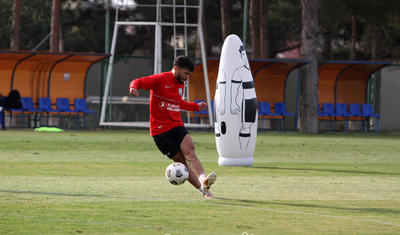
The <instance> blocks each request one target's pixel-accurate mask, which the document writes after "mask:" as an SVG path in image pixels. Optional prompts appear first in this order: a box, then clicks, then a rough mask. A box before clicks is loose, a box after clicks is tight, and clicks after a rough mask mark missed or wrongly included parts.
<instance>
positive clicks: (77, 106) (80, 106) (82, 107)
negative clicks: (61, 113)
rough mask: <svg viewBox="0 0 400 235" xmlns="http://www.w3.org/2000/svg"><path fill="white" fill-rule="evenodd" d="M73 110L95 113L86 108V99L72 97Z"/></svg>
mask: <svg viewBox="0 0 400 235" xmlns="http://www.w3.org/2000/svg"><path fill="white" fill-rule="evenodd" d="M74 110H75V111H76V112H79V113H84V114H89V113H96V111H94V110H90V109H88V108H87V103H86V99H78V98H75V99H74Z"/></svg>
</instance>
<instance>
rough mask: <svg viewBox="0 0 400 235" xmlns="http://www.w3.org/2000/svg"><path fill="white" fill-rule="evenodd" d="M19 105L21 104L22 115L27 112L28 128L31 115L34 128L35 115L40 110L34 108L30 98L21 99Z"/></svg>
mask: <svg viewBox="0 0 400 235" xmlns="http://www.w3.org/2000/svg"><path fill="white" fill-rule="evenodd" d="M21 103H22V109H23V113H22V115H24V113H25V112H28V124H29V127H31V114H33V123H34V126H35V127H36V117H37V114H38V113H40V109H36V108H35V105H34V103H33V98H32V97H22V98H21Z"/></svg>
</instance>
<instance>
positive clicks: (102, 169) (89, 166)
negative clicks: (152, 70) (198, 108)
mask: <svg viewBox="0 0 400 235" xmlns="http://www.w3.org/2000/svg"><path fill="white" fill-rule="evenodd" d="M192 136H193V139H194V141H195V144H196V152H197V155H198V157H199V158H200V160H201V161H202V163H203V164H204V167H205V169H206V170H207V171H216V172H217V174H218V180H217V182H216V183H215V185H214V186H213V193H214V195H215V196H216V199H214V200H204V199H203V198H202V197H201V195H200V194H199V193H198V192H197V191H196V190H195V189H194V188H193V187H192V186H191V185H190V184H189V183H185V184H184V185H181V186H173V185H170V184H169V183H168V182H167V181H166V180H165V178H164V170H165V167H166V166H167V165H168V164H169V163H170V161H169V160H168V159H167V158H166V157H164V156H162V155H161V154H160V153H159V152H158V149H157V148H156V146H155V145H154V143H153V139H152V138H151V137H150V136H149V135H148V132H147V131H98V132H72V131H71V132H69V131H67V132H64V133H35V132H32V131H27V130H23V131H1V132H0V234H8V233H10V234H76V233H86V234H88V233H89V234H171V235H174V234H218V235H221V234H238V235H239V234H246V233H247V234H293V233H297V234H400V135H397V134H391V135H380V136H378V135H374V134H372V135H358V134H350V135H341V134H336V135H300V134H278V133H263V134H259V136H258V139H257V147H256V152H255V156H254V160H255V164H254V167H251V168H249V167H219V166H218V165H217V158H218V156H217V152H216V149H215V143H214V137H213V134H212V133H204V132H200V133H196V132H193V133H192ZM245 232H246V233H245Z"/></svg>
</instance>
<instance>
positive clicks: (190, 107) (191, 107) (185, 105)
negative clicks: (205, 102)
mask: <svg viewBox="0 0 400 235" xmlns="http://www.w3.org/2000/svg"><path fill="white" fill-rule="evenodd" d="M179 106H180V108H181V109H183V110H187V111H192V112H193V111H199V110H200V109H199V105H198V104H197V103H191V102H186V101H184V100H183V99H181V100H180V101H179Z"/></svg>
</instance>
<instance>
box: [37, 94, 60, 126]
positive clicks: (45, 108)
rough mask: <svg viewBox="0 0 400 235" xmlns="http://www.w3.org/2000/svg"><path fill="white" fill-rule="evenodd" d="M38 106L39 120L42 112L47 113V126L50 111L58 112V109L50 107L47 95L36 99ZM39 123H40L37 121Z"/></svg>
mask: <svg viewBox="0 0 400 235" xmlns="http://www.w3.org/2000/svg"><path fill="white" fill-rule="evenodd" d="M38 106H39V110H40V114H39V120H41V114H42V112H44V113H46V114H47V122H46V123H47V126H48V125H49V117H50V114H51V113H59V110H55V109H53V107H52V104H51V100H50V98H49V97H39V99H38ZM39 123H41V122H40V121H39Z"/></svg>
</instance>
